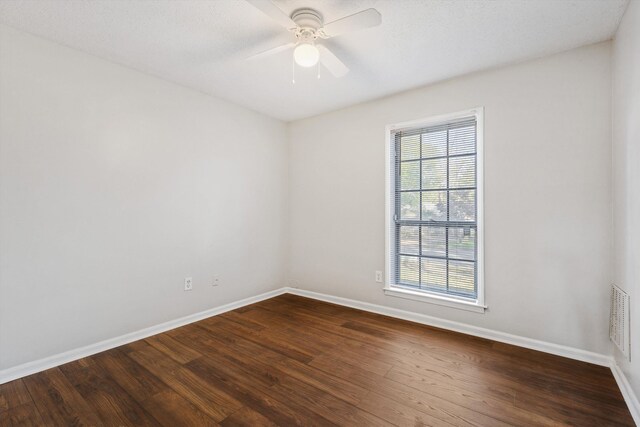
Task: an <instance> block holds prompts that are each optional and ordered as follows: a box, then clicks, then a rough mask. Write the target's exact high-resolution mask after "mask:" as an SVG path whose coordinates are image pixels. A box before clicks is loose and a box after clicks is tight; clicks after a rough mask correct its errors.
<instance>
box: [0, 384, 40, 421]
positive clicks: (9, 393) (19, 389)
mask: <svg viewBox="0 0 640 427" xmlns="http://www.w3.org/2000/svg"><path fill="white" fill-rule="evenodd" d="M32 403H33V400H31V395H30V394H29V391H28V390H27V387H26V386H25V385H24V381H22V380H21V379H18V380H15V381H11V382H8V383H6V384H0V414H2V413H3V412H5V411H8V410H9V409H12V408H15V407H17V406H20V405H25V404H26V405H28V404H32Z"/></svg>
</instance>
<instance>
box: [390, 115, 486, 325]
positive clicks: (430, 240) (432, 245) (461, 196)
mask: <svg viewBox="0 0 640 427" xmlns="http://www.w3.org/2000/svg"><path fill="white" fill-rule="evenodd" d="M482 124H483V122H482V109H480V108H478V109H475V110H471V111H466V112H462V113H456V114H451V115H447V116H441V117H435V118H432V119H426V120H422V121H418V122H412V123H402V124H398V125H393V126H389V127H388V143H387V144H388V146H387V153H388V165H389V173H388V179H387V184H388V187H387V212H388V216H387V218H388V221H387V259H388V263H387V264H388V269H387V282H386V285H385V292H386V293H387V294H389V295H393V296H400V297H404V298H411V299H419V300H424V301H428V302H434V303H436V304H441V305H447V306H453V307H458V308H464V309H469V310H472V311H479V312H482V311H484V308H485V307H484V289H483V286H482V285H483V280H482V279H483V268H482V267H483V265H482V261H483V253H482V247H483V245H482V242H483V224H482V195H483V191H482Z"/></svg>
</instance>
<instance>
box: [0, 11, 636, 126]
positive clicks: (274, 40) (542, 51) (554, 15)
mask: <svg viewBox="0 0 640 427" xmlns="http://www.w3.org/2000/svg"><path fill="white" fill-rule="evenodd" d="M627 2H628V0H455V1H452V0H275V3H276V4H277V5H278V6H279V7H280V8H281V9H282V10H283V11H284V12H286V13H290V12H292V11H293V10H295V9H297V8H300V7H305V6H311V7H313V8H316V9H318V10H319V11H320V12H321V13H322V14H323V15H324V18H325V22H329V21H332V20H335V19H337V18H340V17H342V16H345V15H349V14H352V13H355V12H357V11H360V10H362V9H366V8H369V7H375V8H376V9H378V10H379V11H380V13H381V14H382V25H381V26H379V27H376V28H371V29H366V30H362V31H360V32H357V33H351V34H347V35H343V36H340V37H336V38H335V39H331V40H328V41H327V42H326V43H327V45H328V46H329V47H331V49H332V50H333V51H334V52H335V53H336V55H338V56H339V57H340V58H341V59H342V60H343V61H344V62H345V63H346V64H347V65H348V66H349V67H350V68H351V72H350V73H349V74H347V75H346V76H345V77H342V78H340V79H336V78H334V77H332V76H331V75H329V74H328V72H326V70H325V71H323V75H322V78H321V79H320V80H317V79H316V74H315V73H316V72H315V70H309V69H300V68H298V69H297V71H296V84H295V85H294V84H292V82H291V73H292V61H291V54H290V53H287V52H284V53H280V54H277V55H275V56H272V57H269V58H265V59H262V60H260V61H245V60H244V58H245V57H246V56H248V55H250V54H252V53H255V52H258V51H260V50H264V49H268V48H270V47H274V46H278V45H279V44H283V43H286V42H288V41H291V40H292V37H293V36H292V35H290V34H289V33H287V32H286V30H284V29H283V28H282V27H280V26H279V25H278V24H276V23H275V22H273V21H272V20H271V19H270V18H268V17H267V16H266V15H264V14H263V13H262V12H260V11H258V10H257V9H255V8H254V7H253V6H251V5H250V4H248V3H246V2H245V1H244V0H128V1H122V0H120V1H118V0H94V1H87V0H22V1H16V0H0V22H2V23H4V24H7V25H10V26H13V27H16V28H19V29H23V30H25V31H27V32H30V33H33V34H36V35H39V36H42V37H45V38H48V39H51V40H54V41H56V42H59V43H61V44H64V45H67V46H71V47H74V48H77V49H80V50H83V51H85V52H89V53H91V54H94V55H97V56H100V57H103V58H106V59H109V60H111V61H114V62H117V63H120V64H124V65H127V66H129V67H132V68H135V69H137V70H141V71H144V72H146V73H149V74H153V75H156V76H159V77H162V78H164V79H166V80H169V81H173V82H176V83H179V84H182V85H184V86H188V87H191V88H194V89H197V90H200V91H202V92H205V93H209V94H212V95H215V96H218V97H221V98H224V99H227V100H230V101H232V102H235V103H237V104H240V105H243V106H245V107H248V108H251V109H253V110H257V111H260V112H263V113H265V114H267V115H270V116H272V117H276V118H279V119H282V120H285V121H290V120H295V119H299V118H303V117H309V116H312V115H316V114H319V113H322V112H326V111H330V110H334V109H337V108H341V107H345V106H347V105H351V104H355V103H358V102H362V101H366V100H370V99H374V98H379V97H381V96H384V95H388V94H392V93H395V92H399V91H402V90H406V89H410V88H413V87H417V86H421V85H425V84H428V83H432V82H435V81H438V80H443V79H447V78H451V77H454V76H458V75H462V74H466V73H470V72H473V71H478V70H482V69H486V68H490V67H495V66H497V65H501V64H507V63H513V62H517V61H522V60H525V59H529V58H535V57H539V56H543V55H547V54H551V53H555V52H560V51H563V50H567V49H571V48H574V47H577V46H581V45H586V44H591V43H595V42H599V41H603V40H607V39H610V38H611V37H612V36H613V35H614V33H615V31H616V29H617V26H618V23H619V21H620V19H621V17H622V14H623V13H624V9H625V8H626V5H627Z"/></svg>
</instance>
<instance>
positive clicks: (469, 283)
mask: <svg viewBox="0 0 640 427" xmlns="http://www.w3.org/2000/svg"><path fill="white" fill-rule="evenodd" d="M449 292H456V293H461V294H464V295H465V296H471V297H475V296H476V287H475V263H473V262H465V261H449Z"/></svg>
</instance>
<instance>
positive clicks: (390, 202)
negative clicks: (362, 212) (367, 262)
mask: <svg viewBox="0 0 640 427" xmlns="http://www.w3.org/2000/svg"><path fill="white" fill-rule="evenodd" d="M471 116H475V118H476V162H477V163H476V164H477V169H476V180H477V182H476V186H477V189H476V204H477V207H476V209H477V218H476V220H477V227H478V228H477V260H476V269H477V279H476V280H477V284H476V286H477V298H476V299H475V300H471V299H467V298H457V297H455V296H451V295H446V294H438V293H435V292H428V291H413V290H410V289H407V288H405V287H401V286H398V285H397V284H395V283H393V281H394V274H393V272H394V262H395V261H394V257H393V248H394V245H395V239H396V236H395V223H394V214H395V203H394V200H395V194H394V190H393V189H394V188H395V170H394V166H393V165H394V164H395V162H393V156H395V150H394V148H393V147H394V145H395V138H394V137H393V135H394V133H396V132H399V131H403V130H408V129H414V128H419V127H428V126H435V125H438V124H444V123H447V122H451V121H454V120H457V119H461V118H465V117H471ZM385 132H386V135H385V152H386V180H385V181H386V182H385V185H386V190H385V205H386V214H385V266H386V274H385V283H384V293H385V294H386V295H389V296H394V297H400V298H405V299H410V300H416V301H422V302H427V303H432V304H437V305H442V306H446V307H453V308H458V309H462V310H468V311H473V312H477V313H484V311H485V309H486V308H487V306H486V305H485V289H484V107H477V108H473V109H471V110H464V111H459V112H456V113H451V114H443V115H439V116H435V117H428V118H425V119H419V120H412V121H408V122H402V123H396V124H391V125H387V126H386V128H385Z"/></svg>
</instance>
